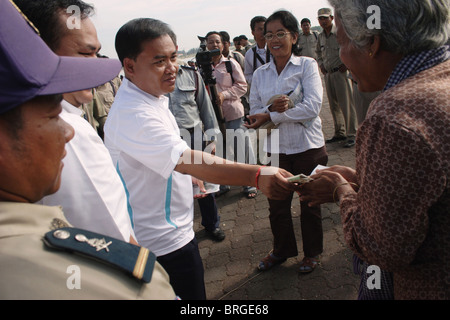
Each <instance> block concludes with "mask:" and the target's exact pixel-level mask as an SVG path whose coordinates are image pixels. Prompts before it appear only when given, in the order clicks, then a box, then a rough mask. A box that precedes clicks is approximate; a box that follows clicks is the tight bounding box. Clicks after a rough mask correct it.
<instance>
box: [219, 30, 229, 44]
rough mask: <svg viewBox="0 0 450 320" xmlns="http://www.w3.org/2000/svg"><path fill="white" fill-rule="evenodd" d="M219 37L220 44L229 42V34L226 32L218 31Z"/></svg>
mask: <svg viewBox="0 0 450 320" xmlns="http://www.w3.org/2000/svg"><path fill="white" fill-rule="evenodd" d="M220 35H221V36H222V42H230V34H229V33H228V32H226V31H220Z"/></svg>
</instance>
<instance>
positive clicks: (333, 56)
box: [316, 25, 342, 72]
mask: <svg viewBox="0 0 450 320" xmlns="http://www.w3.org/2000/svg"><path fill="white" fill-rule="evenodd" d="M339 51H340V48H339V44H338V42H337V38H336V26H335V25H333V27H332V28H331V32H330V34H329V35H328V36H327V34H326V33H325V31H322V32H321V33H320V34H319V39H318V41H317V48H316V53H317V62H318V64H319V66H322V65H323V66H324V67H325V69H326V70H327V71H328V72H331V71H332V70H333V69H336V68H339V67H340V66H341V65H342V61H341V58H340V57H339Z"/></svg>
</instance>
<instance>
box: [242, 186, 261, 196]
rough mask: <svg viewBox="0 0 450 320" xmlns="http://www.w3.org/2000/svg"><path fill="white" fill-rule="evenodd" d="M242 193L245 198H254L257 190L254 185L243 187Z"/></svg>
mask: <svg viewBox="0 0 450 320" xmlns="http://www.w3.org/2000/svg"><path fill="white" fill-rule="evenodd" d="M243 193H244V194H245V196H246V197H247V199H254V198H256V196H257V195H258V190H257V189H256V188H255V187H244V190H243Z"/></svg>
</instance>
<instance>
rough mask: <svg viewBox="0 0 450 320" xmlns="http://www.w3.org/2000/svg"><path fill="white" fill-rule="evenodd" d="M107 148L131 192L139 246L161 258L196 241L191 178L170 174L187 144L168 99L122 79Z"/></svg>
mask: <svg viewBox="0 0 450 320" xmlns="http://www.w3.org/2000/svg"><path fill="white" fill-rule="evenodd" d="M105 144H106V147H107V148H108V149H109V151H110V153H111V156H112V158H113V161H114V163H115V164H116V167H117V170H118V171H119V173H120V175H121V177H122V179H123V182H124V184H125V188H126V190H127V192H128V194H129V205H130V207H131V210H132V221H133V223H134V230H135V233H136V237H137V240H138V242H139V244H140V245H142V246H144V247H146V248H148V249H150V250H151V251H152V252H154V253H155V254H156V255H157V256H162V255H166V254H168V253H171V252H173V251H175V250H177V249H180V248H181V247H183V246H185V245H186V244H187V243H189V242H190V241H191V240H192V239H193V238H194V230H193V220H194V200H193V197H194V195H193V188H192V177H191V176H189V175H183V174H181V173H179V172H176V171H174V168H175V167H176V165H177V162H178V161H179V159H180V157H181V155H182V154H183V152H184V151H186V150H187V149H188V146H187V144H186V143H185V142H184V141H183V140H182V139H181V137H180V130H179V129H178V126H177V122H176V120H175V118H174V116H173V115H172V113H171V112H170V109H169V99H168V98H167V97H165V96H161V97H159V98H156V97H154V96H152V95H150V94H148V93H146V92H144V91H142V90H141V89H139V88H138V87H137V86H135V85H134V84H133V83H132V82H130V81H129V80H127V79H125V80H124V81H123V83H122V85H121V86H120V89H119V91H118V93H117V95H116V98H115V101H114V103H113V105H112V107H111V111H110V113H109V115H108V119H107V121H106V123H105Z"/></svg>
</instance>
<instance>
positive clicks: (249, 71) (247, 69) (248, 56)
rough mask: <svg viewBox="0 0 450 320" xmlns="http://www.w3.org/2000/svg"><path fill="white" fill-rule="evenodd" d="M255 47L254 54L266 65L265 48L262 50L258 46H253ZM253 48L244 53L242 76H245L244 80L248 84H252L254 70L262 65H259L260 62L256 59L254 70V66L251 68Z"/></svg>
mask: <svg viewBox="0 0 450 320" xmlns="http://www.w3.org/2000/svg"><path fill="white" fill-rule="evenodd" d="M255 46H256V53H257V54H258V55H259V56H260V57H261V59H262V60H263V61H264V62H266V63H267V62H268V61H266V59H267V52H266V48H265V47H264V48H260V47H258V45H255ZM255 46H253V47H251V48H250V49H248V51H247V52H246V53H245V66H244V75H245V80H247V83H248V84H251V83H252V78H253V72H254V70H255V69H257V68H259V67H260V66H262V65H263V64H262V63H261V61H259V59H256V68H254V66H253V62H254V51H253V49H254V48H255ZM269 59H270V58H269Z"/></svg>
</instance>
